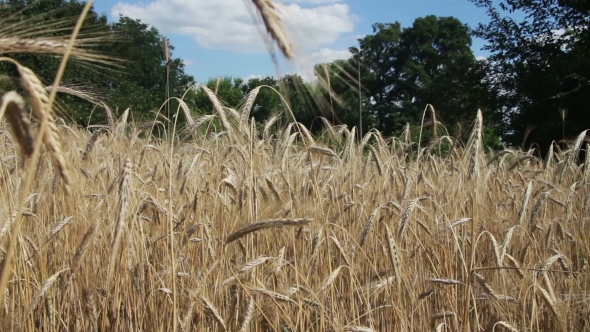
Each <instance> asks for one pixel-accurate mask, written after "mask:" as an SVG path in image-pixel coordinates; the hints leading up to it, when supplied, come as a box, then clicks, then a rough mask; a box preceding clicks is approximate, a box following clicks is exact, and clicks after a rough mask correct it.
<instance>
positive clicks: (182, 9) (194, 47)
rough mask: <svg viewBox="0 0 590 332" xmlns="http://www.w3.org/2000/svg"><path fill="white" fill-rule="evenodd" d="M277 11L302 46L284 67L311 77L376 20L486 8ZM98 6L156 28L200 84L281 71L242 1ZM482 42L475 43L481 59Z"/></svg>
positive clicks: (328, 4)
mask: <svg viewBox="0 0 590 332" xmlns="http://www.w3.org/2000/svg"><path fill="white" fill-rule="evenodd" d="M281 4H282V5H281V6H280V7H279V9H280V10H281V13H284V17H285V18H284V21H285V25H286V26H287V29H288V32H289V33H290V35H291V37H292V39H293V41H294V44H295V47H296V50H297V55H298V56H297V58H298V60H297V62H296V63H290V64H284V65H282V66H281V68H280V70H281V72H280V73H279V74H284V73H299V74H300V75H302V76H303V77H304V78H305V79H312V78H313V76H312V75H311V69H312V68H313V65H314V64H315V63H318V62H329V61H332V60H335V59H339V58H345V57H347V56H348V48H349V47H350V46H356V45H357V44H358V43H357V38H359V37H360V36H363V35H366V34H371V33H372V28H371V25H372V24H373V23H376V22H380V23H391V22H395V21H399V22H400V23H401V24H402V27H408V26H411V25H412V23H413V21H414V20H415V19H416V18H418V17H422V16H426V15H437V16H454V17H457V18H458V19H460V20H461V21H462V22H463V23H467V24H469V25H470V26H472V27H474V26H476V25H477V23H479V22H482V21H483V22H485V21H486V20H487V17H486V14H485V11H484V10H483V9H481V8H477V7H476V6H475V5H473V3H471V2H470V1H468V0H412V1H410V0H406V1H400V0H282V2H281ZM94 5H95V9H96V11H97V12H99V13H105V14H107V16H108V17H109V19H110V20H116V19H117V18H118V15H119V13H121V14H123V15H126V16H129V17H132V18H137V19H141V20H142V22H145V23H148V24H150V25H152V26H154V27H156V28H157V29H158V30H159V31H160V33H161V34H162V35H165V36H167V37H168V38H169V39H170V43H171V44H172V45H173V46H174V47H175V50H174V52H173V57H175V58H181V59H183V60H184V61H185V64H186V65H187V66H186V68H185V72H186V73H188V74H190V75H193V76H194V77H195V80H196V81H197V82H199V83H202V82H205V81H207V80H208V79H209V78H217V77H220V76H221V77H223V76H239V77H244V78H248V77H252V76H260V75H276V74H277V72H276V69H275V67H274V66H273V64H272V61H271V58H270V56H269V55H268V53H267V51H266V48H265V46H264V41H263V38H262V37H261V35H260V33H259V32H258V30H257V27H256V25H255V24H254V22H253V20H252V18H251V16H250V14H249V11H248V7H247V6H246V3H245V1H244V0H143V1H136V0H95V3H94ZM483 45H484V42H483V41H480V40H474V43H473V51H474V53H475V55H476V56H485V55H486V54H485V53H484V52H483V51H481V47H482V46H483Z"/></svg>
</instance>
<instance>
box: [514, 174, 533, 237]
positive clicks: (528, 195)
mask: <svg viewBox="0 0 590 332" xmlns="http://www.w3.org/2000/svg"><path fill="white" fill-rule="evenodd" d="M532 190H533V181H532V180H531V181H529V183H528V184H527V186H526V191H525V192H524V197H523V199H522V208H521V210H520V213H519V216H518V224H519V225H521V226H523V222H524V216H525V212H526V208H527V205H528V204H529V199H530V198H531V192H532Z"/></svg>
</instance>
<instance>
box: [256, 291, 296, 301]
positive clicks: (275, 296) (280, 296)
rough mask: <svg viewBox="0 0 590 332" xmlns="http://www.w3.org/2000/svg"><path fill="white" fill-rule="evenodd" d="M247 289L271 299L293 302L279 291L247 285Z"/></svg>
mask: <svg viewBox="0 0 590 332" xmlns="http://www.w3.org/2000/svg"><path fill="white" fill-rule="evenodd" d="M249 289H250V290H251V291H253V292H255V293H258V294H262V295H264V296H267V297H269V298H271V299H273V300H277V301H280V302H287V303H295V301H293V299H291V298H290V297H288V296H286V295H283V294H281V293H277V292H273V291H270V290H268V289H264V288H260V287H249Z"/></svg>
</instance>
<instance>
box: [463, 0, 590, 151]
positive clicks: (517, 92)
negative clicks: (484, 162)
mask: <svg viewBox="0 0 590 332" xmlns="http://www.w3.org/2000/svg"><path fill="white" fill-rule="evenodd" d="M469 1H471V2H473V3H474V4H475V5H477V6H479V7H482V8H484V9H485V10H486V11H487V14H488V17H489V19H490V21H489V23H485V24H484V23H482V24H479V25H478V26H477V27H476V28H475V29H474V31H473V34H474V36H476V37H479V38H482V39H484V40H486V41H487V45H486V46H485V49H486V50H488V51H489V52H490V53H491V55H490V57H489V59H488V61H489V67H488V80H489V81H490V82H492V83H493V84H494V88H495V89H496V90H497V91H499V92H500V93H501V95H502V99H503V100H502V102H503V105H504V118H505V119H506V120H507V121H508V123H509V128H508V130H507V131H506V138H507V139H508V140H509V141H510V142H512V143H513V144H521V143H522V144H524V145H526V146H529V145H530V144H532V143H536V144H538V145H539V146H540V148H541V150H542V151H541V152H545V151H546V150H547V148H548V146H549V144H550V143H551V141H553V140H560V139H562V138H564V137H565V138H567V137H571V136H574V135H577V134H578V133H580V132H581V131H582V130H584V129H587V128H589V127H590V113H589V112H588V111H587V110H586V108H587V105H588V102H589V101H590V99H589V98H590V97H588V96H589V92H590V84H589V83H590V66H589V65H590V31H589V29H588V17H589V14H590V2H589V1H581V0H544V1H539V0H536V1H529V0H526V1H525V0H502V1H494V2H492V1H488V0H469Z"/></svg>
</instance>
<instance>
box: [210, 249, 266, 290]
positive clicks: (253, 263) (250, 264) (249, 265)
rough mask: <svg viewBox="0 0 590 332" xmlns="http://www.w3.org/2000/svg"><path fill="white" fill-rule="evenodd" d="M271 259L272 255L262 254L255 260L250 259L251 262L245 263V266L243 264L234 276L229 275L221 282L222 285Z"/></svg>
mask: <svg viewBox="0 0 590 332" xmlns="http://www.w3.org/2000/svg"><path fill="white" fill-rule="evenodd" d="M269 259H271V257H268V256H260V257H258V258H256V259H255V260H253V261H250V262H248V263H246V264H245V265H244V266H243V267H242V268H241V269H239V270H238V271H237V272H236V273H235V275H233V276H231V277H228V278H226V279H225V280H223V281H222V282H221V285H222V286H224V285H226V284H227V283H229V282H231V281H233V280H235V279H236V278H237V277H239V276H240V275H242V274H244V273H246V272H248V271H250V270H252V269H254V268H255V267H257V266H258V265H261V264H264V263H266V261H268V260H269Z"/></svg>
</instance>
